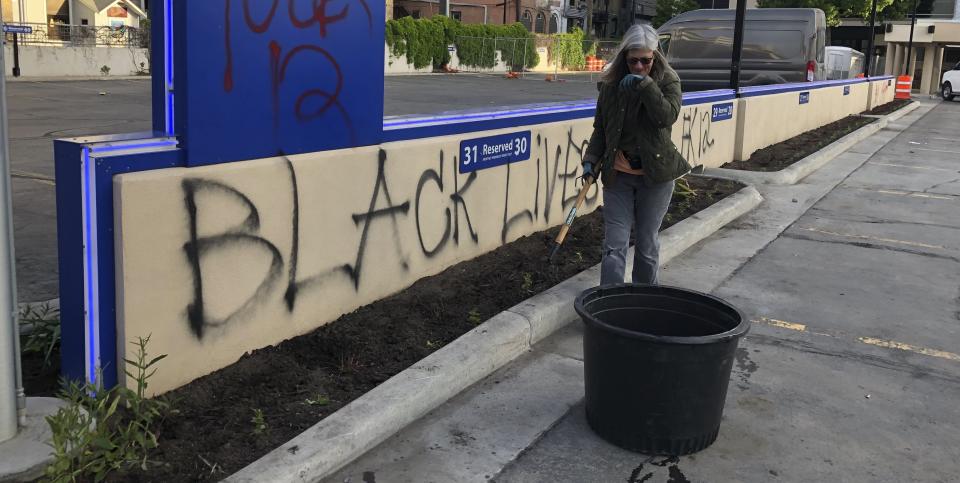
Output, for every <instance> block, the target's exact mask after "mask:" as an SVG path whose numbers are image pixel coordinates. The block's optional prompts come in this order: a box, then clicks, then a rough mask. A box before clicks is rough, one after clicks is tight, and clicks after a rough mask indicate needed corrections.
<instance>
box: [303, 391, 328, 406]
mask: <svg viewBox="0 0 960 483" xmlns="http://www.w3.org/2000/svg"><path fill="white" fill-rule="evenodd" d="M304 402H305V403H307V404H308V405H310V406H326V405H328V404H330V398H328V397H327V396H324V395H322V394H317V396H316V397H315V398H313V399H310V398H307V399H306V400H305V401H304Z"/></svg>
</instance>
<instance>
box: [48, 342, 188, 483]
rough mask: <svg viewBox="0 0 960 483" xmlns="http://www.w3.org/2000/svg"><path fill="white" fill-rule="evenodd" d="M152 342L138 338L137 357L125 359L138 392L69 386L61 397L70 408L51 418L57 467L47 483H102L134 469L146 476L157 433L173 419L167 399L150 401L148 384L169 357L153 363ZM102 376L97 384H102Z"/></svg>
mask: <svg viewBox="0 0 960 483" xmlns="http://www.w3.org/2000/svg"><path fill="white" fill-rule="evenodd" d="M149 341H150V337H149V336H148V337H146V338H142V337H141V338H139V339H138V340H137V341H136V342H134V345H135V346H136V357H135V358H134V359H125V362H126V364H127V367H128V368H125V372H126V373H127V375H128V376H130V377H131V378H132V379H133V380H135V381H136V390H133V389H127V388H126V387H123V386H115V387H113V388H111V389H105V388H103V386H102V385H100V384H99V382H97V383H90V382H83V383H80V382H76V381H69V382H67V381H65V382H64V384H63V386H64V388H63V389H62V390H61V392H60V397H61V398H62V399H64V400H66V401H67V405H66V406H65V407H63V408H61V409H60V410H59V411H57V412H56V413H55V414H53V415H51V416H47V418H46V420H47V423H48V424H49V425H50V429H51V432H52V438H51V443H50V446H51V447H52V448H53V462H51V463H50V465H49V466H47V468H46V470H45V477H46V479H47V480H50V481H57V482H60V481H77V480H90V479H92V480H94V481H102V480H103V479H105V478H106V477H107V475H108V474H109V473H111V472H113V471H117V470H124V469H127V468H131V467H134V466H139V467H140V468H142V469H144V470H146V469H147V466H148V464H149V453H150V451H151V450H153V449H154V448H156V447H157V434H156V428H157V427H158V426H159V425H160V423H161V422H162V421H163V419H164V418H165V417H166V416H167V415H169V414H173V413H174V412H175V411H174V410H172V409H171V405H170V403H169V402H168V400H166V399H165V398H155V399H148V398H147V397H146V390H147V387H148V379H149V378H150V377H151V376H153V375H154V374H155V373H156V369H152V368H153V366H154V365H155V364H156V363H157V362H159V361H160V360H162V359H163V358H164V357H166V355H161V356H158V357H154V358H153V359H150V358H149V356H148V354H147V349H146V348H147V344H148V343H149ZM101 376H102V371H99V370H98V371H97V377H96V381H101V380H102V377H101Z"/></svg>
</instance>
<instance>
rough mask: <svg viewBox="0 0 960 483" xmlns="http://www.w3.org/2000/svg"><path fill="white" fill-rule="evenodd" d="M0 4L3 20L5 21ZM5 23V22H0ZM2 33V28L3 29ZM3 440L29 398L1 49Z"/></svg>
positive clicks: (13, 429)
mask: <svg viewBox="0 0 960 483" xmlns="http://www.w3.org/2000/svg"><path fill="white" fill-rule="evenodd" d="M2 8H3V7H2V5H0V19H2V18H3V12H2ZM0 24H2V20H0ZM0 30H2V28H0ZM0 72H2V73H3V74H2V75H0V227H2V229H3V230H4V231H3V234H2V235H0V441H6V440H8V439H12V438H13V437H14V436H16V435H17V430H18V429H19V424H18V422H22V421H23V420H25V419H26V402H27V400H26V397H25V396H24V395H23V384H22V383H21V381H22V380H21V375H20V328H19V327H18V326H17V307H16V300H17V297H16V290H17V285H16V277H15V276H14V273H15V272H14V269H15V265H14V260H15V259H14V257H13V223H12V222H13V220H12V218H13V217H12V216H11V211H10V207H11V204H10V151H9V149H8V147H7V146H8V144H7V141H8V139H9V135H8V133H7V83H6V65H5V59H4V53H3V49H0Z"/></svg>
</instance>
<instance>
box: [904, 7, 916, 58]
mask: <svg viewBox="0 0 960 483" xmlns="http://www.w3.org/2000/svg"><path fill="white" fill-rule="evenodd" d="M916 25H917V0H913V16H912V17H910V41H909V42H908V43H907V63H906V67H905V69H906V72H904V73H903V75H910V71H911V69H910V57H912V56H913V27H914V26H916Z"/></svg>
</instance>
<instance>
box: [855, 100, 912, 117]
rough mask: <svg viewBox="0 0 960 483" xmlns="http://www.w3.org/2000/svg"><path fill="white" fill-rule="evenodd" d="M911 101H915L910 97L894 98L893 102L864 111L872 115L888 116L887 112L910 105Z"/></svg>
mask: <svg viewBox="0 0 960 483" xmlns="http://www.w3.org/2000/svg"><path fill="white" fill-rule="evenodd" d="M911 103H913V101H911V100H910V99H894V100H893V101H891V102H888V103H886V104H883V105H879V106H877V107H874V108H873V109H871V110H869V111H867V112H864V114H870V115H872V116H886V115H887V114H890V113H891V112H893V111H896V110H898V109H900V108H902V107H905V106H908V105H910V104H911Z"/></svg>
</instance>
